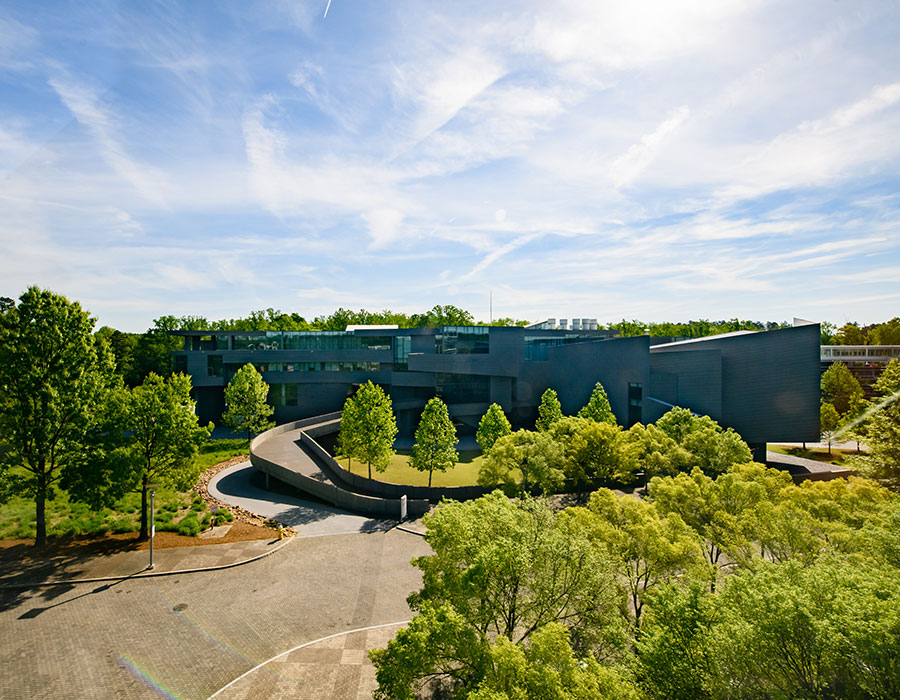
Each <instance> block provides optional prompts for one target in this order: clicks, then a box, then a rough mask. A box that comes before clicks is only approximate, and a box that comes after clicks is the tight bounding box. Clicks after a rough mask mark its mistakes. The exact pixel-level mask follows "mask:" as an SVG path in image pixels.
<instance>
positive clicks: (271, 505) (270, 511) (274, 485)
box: [208, 462, 397, 537]
mask: <svg viewBox="0 0 900 700" xmlns="http://www.w3.org/2000/svg"><path fill="white" fill-rule="evenodd" d="M208 488H209V492H210V494H211V495H212V496H213V497H215V498H218V499H219V500H220V501H224V502H225V503H228V504H229V505H234V506H239V507H241V508H244V509H245V510H249V511H251V512H253V513H258V514H259V515H262V516H264V517H266V518H272V519H273V520H277V521H278V522H280V523H282V524H283V525H290V526H291V527H292V528H294V529H295V530H297V533H298V535H299V536H300V537H317V536H320V535H338V534H347V533H353V532H376V531H384V530H388V529H390V528H392V527H393V526H394V525H396V524H397V521H395V520H379V519H373V518H369V517H366V516H362V515H355V514H353V513H350V512H348V511H345V510H341V509H340V508H335V507H334V506H332V505H328V504H326V503H322V502H320V501H313V500H311V499H308V498H303V497H302V496H301V495H299V493H298V492H297V491H295V490H293V489H292V488H291V487H289V486H286V485H280V484H279V483H278V482H277V481H275V480H274V479H273V480H270V484H269V488H268V489H266V487H265V475H264V474H262V473H260V472H258V471H257V470H256V469H254V468H253V466H252V465H251V464H250V462H243V463H241V464H236V465H235V466H233V467H229V468H228V469H224V470H222V471H221V472H219V473H218V474H216V475H215V477H213V478H212V479H211V480H210V482H209V487H208Z"/></svg>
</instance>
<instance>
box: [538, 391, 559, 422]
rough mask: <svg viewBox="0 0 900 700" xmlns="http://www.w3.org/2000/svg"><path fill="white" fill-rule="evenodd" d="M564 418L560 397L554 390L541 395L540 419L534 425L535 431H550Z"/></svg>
mask: <svg viewBox="0 0 900 700" xmlns="http://www.w3.org/2000/svg"><path fill="white" fill-rule="evenodd" d="M562 417H563V414H562V407H561V406H560V404H559V397H557V395H556V392H555V391H554V390H553V389H547V390H546V391H545V392H544V393H543V394H541V403H540V405H539V406H538V419H537V422H536V423H535V424H534V427H535V430H541V431H544V430H550V428H552V427H553V424H554V423H556V421H558V420H559V419H560V418H562Z"/></svg>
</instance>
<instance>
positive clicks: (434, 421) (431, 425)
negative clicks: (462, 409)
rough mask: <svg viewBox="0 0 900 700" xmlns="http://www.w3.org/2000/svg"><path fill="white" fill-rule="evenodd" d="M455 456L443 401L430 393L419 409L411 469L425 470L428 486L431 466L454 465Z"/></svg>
mask: <svg viewBox="0 0 900 700" xmlns="http://www.w3.org/2000/svg"><path fill="white" fill-rule="evenodd" d="M458 459H459V453H458V452H457V451H456V428H454V427H453V422H452V421H451V420H450V413H449V412H448V411H447V405H446V404H445V403H444V402H443V401H441V400H440V399H439V398H437V397H434V398H433V399H430V400H429V401H428V403H427V404H425V410H424V411H422V417H421V419H420V420H419V427H418V428H416V442H415V444H414V445H413V448H412V453H411V455H410V458H409V464H410V466H412V467H413V468H414V469H417V470H419V471H422V472H428V485H429V486H431V475H432V474H433V473H434V470H435V469H437V470H438V471H441V472H445V471H447V470H448V469H450V468H451V467H454V466H456V461H457V460H458Z"/></svg>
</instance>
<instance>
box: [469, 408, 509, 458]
mask: <svg viewBox="0 0 900 700" xmlns="http://www.w3.org/2000/svg"><path fill="white" fill-rule="evenodd" d="M511 432H512V427H511V426H510V424H509V420H508V419H507V418H506V414H505V413H503V409H502V408H501V407H500V405H499V404H496V403H492V404H491V405H490V406H488V410H487V411H486V412H485V414H484V415H483V416H482V417H481V421H480V422H479V423H478V432H476V433H475V439H476V440H477V441H478V446H479V447H480V448H481V451H482V452H483V453H484V454H487V453H488V452H489V451H490V449H491V448H492V447H493V446H494V443H495V442H497V440H499V439H500V438H502V437H503V436H504V435H509V434H510V433H511Z"/></svg>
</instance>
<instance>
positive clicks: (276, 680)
mask: <svg viewBox="0 0 900 700" xmlns="http://www.w3.org/2000/svg"><path fill="white" fill-rule="evenodd" d="M407 624H409V620H404V621H403V622H389V623H387V624H382V625H374V626H371V627H363V628H361V629H355V630H348V631H346V632H338V633H336V634H330V635H328V636H327V637H323V638H322V639H315V640H313V641H311V642H306V643H305V644H300V645H298V646H296V647H294V648H293V649H288V650H287V651H283V652H281V653H280V654H278V655H277V656H273V657H272V658H271V659H267V660H266V661H263V662H262V663H261V664H259V665H257V666H255V667H254V668H252V669H250V670H249V671H247V672H246V673H244V674H243V675H241V676H238V677H237V678H235V679H234V680H233V681H231V682H230V683H229V684H228V685H226V686H224V687H222V688H220V689H219V690H217V691H216V692H215V693H213V694H212V695H210V696H209V699H208V700H213V699H214V698H218V699H219V700H249V699H250V698H274V697H291V698H328V699H329V700H369V699H370V698H371V697H372V693H373V692H374V691H375V689H376V688H377V687H378V684H377V682H376V680H375V667H374V666H372V662H371V661H369V651H371V650H372V649H377V648H379V647H385V646H387V643H388V642H389V641H390V640H391V639H392V638H393V637H394V635H395V634H396V633H397V631H398V630H399V629H401V628H402V627H404V626H405V625H407Z"/></svg>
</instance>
